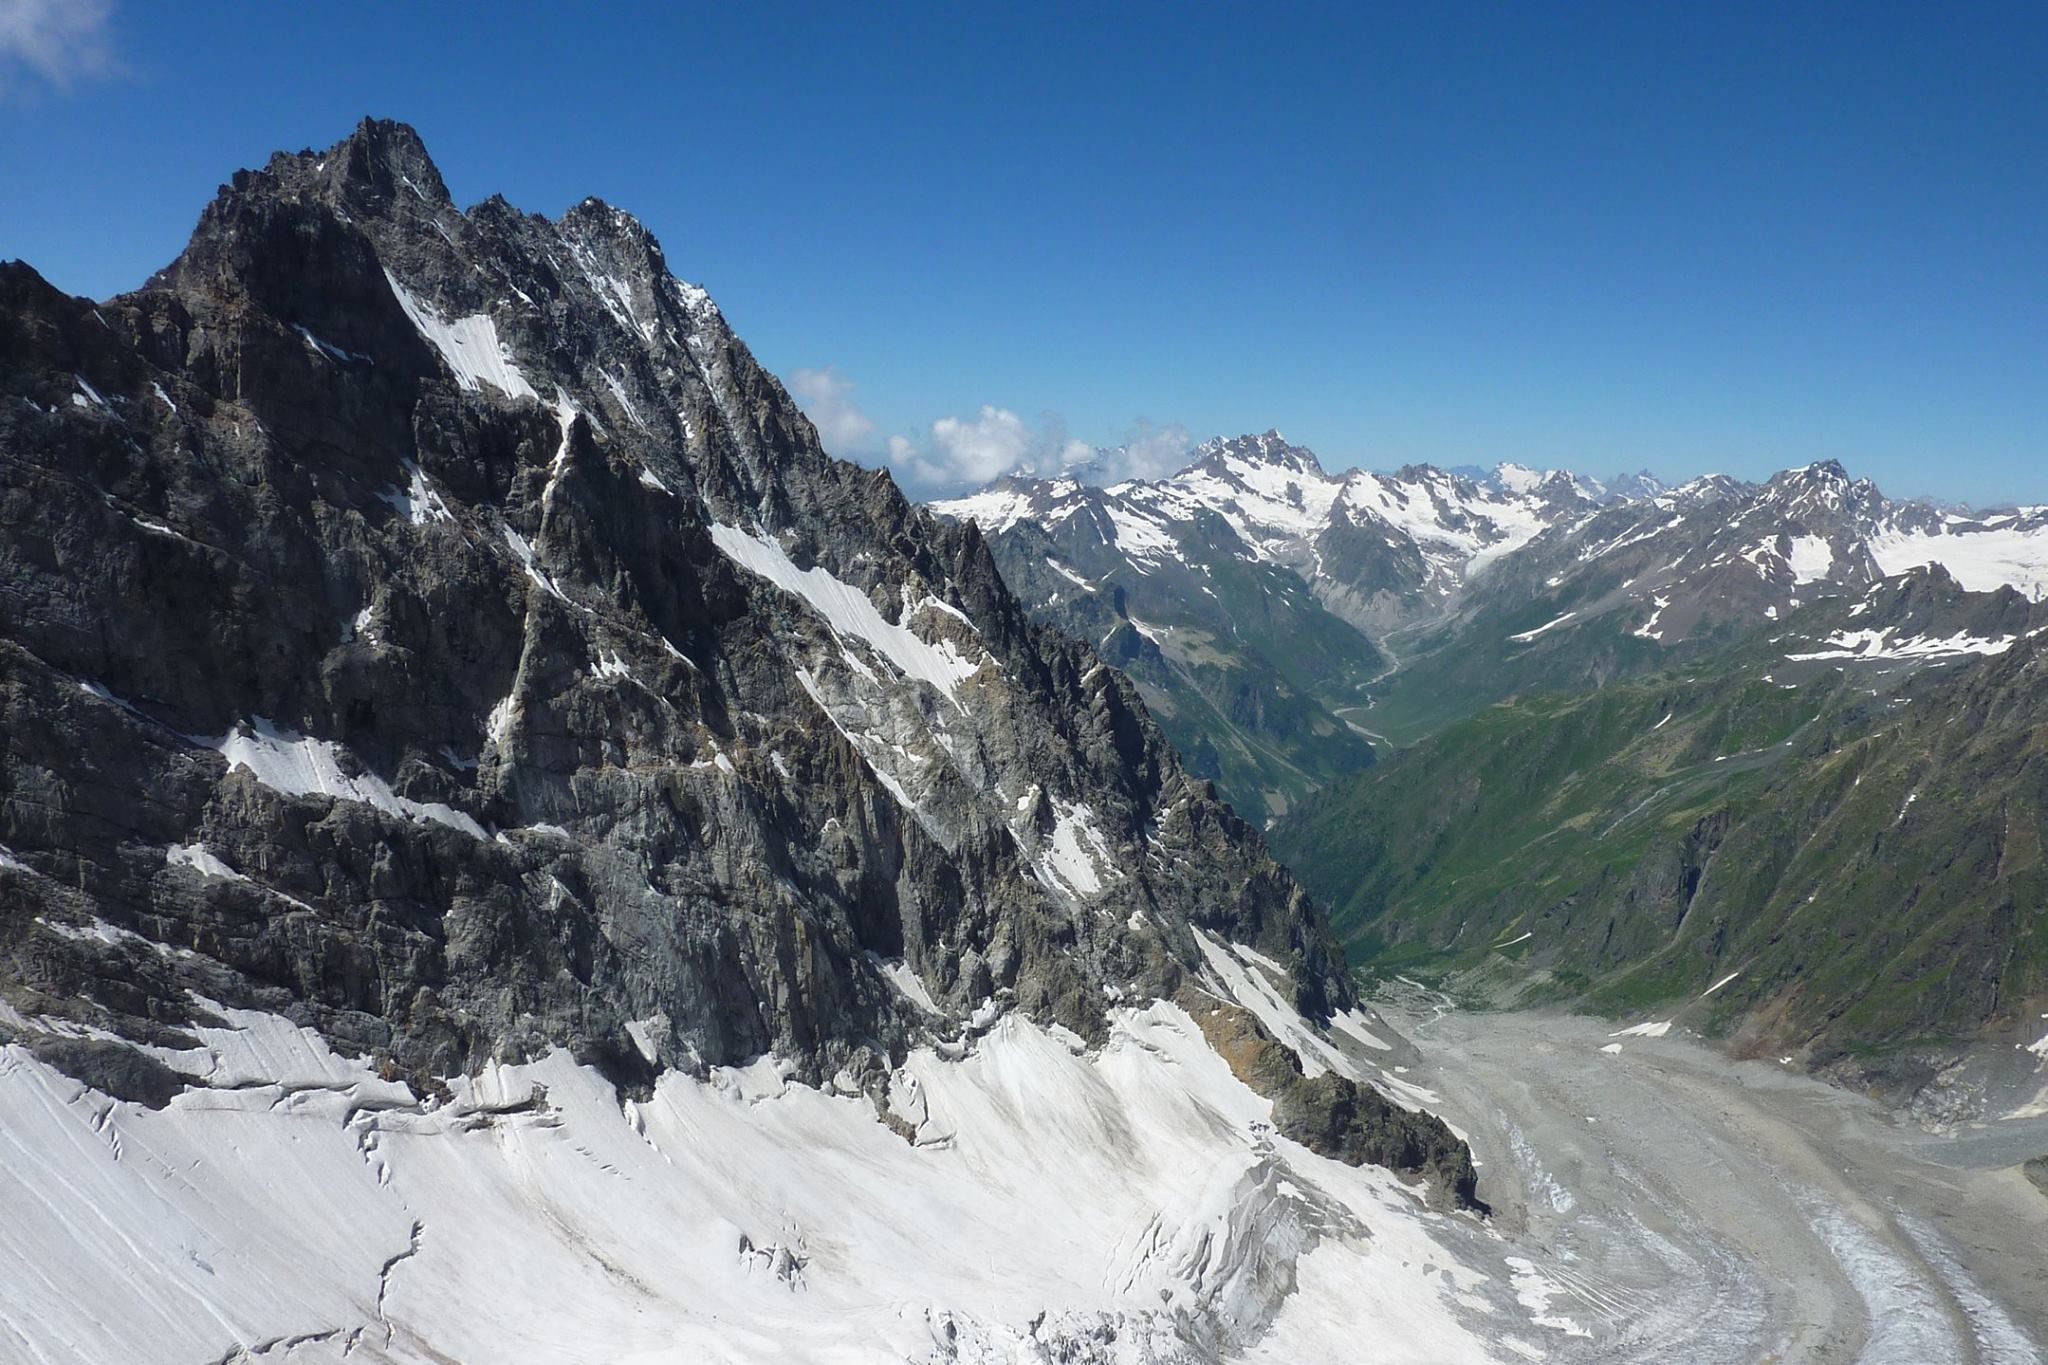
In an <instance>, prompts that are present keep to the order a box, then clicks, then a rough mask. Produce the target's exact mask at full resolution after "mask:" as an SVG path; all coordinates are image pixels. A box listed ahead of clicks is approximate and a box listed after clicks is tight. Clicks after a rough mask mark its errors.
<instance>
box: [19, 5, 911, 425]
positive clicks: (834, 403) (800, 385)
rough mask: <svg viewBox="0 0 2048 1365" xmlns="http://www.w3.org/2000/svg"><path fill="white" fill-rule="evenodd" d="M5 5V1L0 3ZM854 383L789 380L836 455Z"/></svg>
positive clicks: (864, 421)
mask: <svg viewBox="0 0 2048 1365" xmlns="http://www.w3.org/2000/svg"><path fill="white" fill-rule="evenodd" d="M0 2H4V0H0ZM853 389H854V383H853V381H852V380H851V379H848V378H847V377H846V376H845V375H843V374H841V373H839V371H838V370H837V369H836V368H834V367H833V366H830V365H827V366H826V367H825V368H824V369H822V370H796V371H793V372H792V373H791V374H790V376H789V393H790V396H791V397H792V398H794V399H796V405H797V406H798V407H800V408H802V409H803V410H804V416H806V417H808V418H810V419H811V424H812V425H813V426H815V427H817V429H818V439H819V440H821V441H823V442H824V443H825V449H827V450H829V451H831V452H832V453H833V454H834V455H844V454H847V453H848V452H851V451H858V450H865V449H867V448H868V438H870V437H871V436H873V435H874V434H875V424H874V422H873V421H871V420H870V419H869V417H868V415H867V414H866V413H864V412H862V411H861V410H860V405H859V404H857V403H855V402H854V401H853Z"/></svg>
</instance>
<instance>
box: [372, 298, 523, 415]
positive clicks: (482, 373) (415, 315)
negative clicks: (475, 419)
mask: <svg viewBox="0 0 2048 1365" xmlns="http://www.w3.org/2000/svg"><path fill="white" fill-rule="evenodd" d="M384 279H385V281H386V282H387V283H388V284H389V285H390V286H391V293H392V295H393V296H394V297H395V298H397V300H398V306H399V307H401V308H403V309H404V310H405V315H406V316H407V317H408V318H411V319H412V325H413V327H414V328H415V329H417V330H418V332H419V334H420V337H421V338H422V339H423V340H424V341H425V342H426V343H427V344H428V345H429V346H432V347H433V348H434V350H435V351H436V352H438V353H439V354H440V356H441V359H442V360H444V361H446V362H447V363H448V368H449V369H450V370H452V371H454V373H455V382H456V383H458V384H460V385H461V386H462V387H463V388H465V389H475V388H477V387H479V386H480V385H483V384H489V385H490V386H491V387H492V388H494V389H496V390H497V391H498V392H500V393H502V394H504V395H505V396H506V397H508V398H532V399H535V400H538V399H539V398H540V395H539V394H538V393H535V392H534V390H533V385H531V384H529V383H527V382H526V376H525V375H523V374H521V373H520V372H519V366H518V365H516V364H515V363H513V360H512V353H511V351H510V350H509V349H507V347H506V346H505V344H504V343H503V342H501V341H500V340H498V325H497V324H496V323H494V322H492V321H491V317H490V314H488V313H475V314H472V315H471V316H469V317H466V318H456V319H454V320H453V321H452V322H451V321H448V320H446V319H444V318H442V317H440V316H438V315H437V314H436V313H435V312H434V311H433V310H432V309H430V308H428V307H427V306H426V305H425V304H423V303H421V302H420V301H419V300H418V299H416V298H414V297H413V296H412V294H411V293H410V292H409V291H408V290H407V289H406V287H405V286H404V285H402V284H400V283H399V282H398V277H397V276H396V275H393V274H392V273H391V272H390V271H389V270H386V271H385V272H384Z"/></svg>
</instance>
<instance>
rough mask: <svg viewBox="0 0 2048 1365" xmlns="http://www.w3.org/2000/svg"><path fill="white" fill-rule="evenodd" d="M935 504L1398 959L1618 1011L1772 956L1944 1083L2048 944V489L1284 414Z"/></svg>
mask: <svg viewBox="0 0 2048 1365" xmlns="http://www.w3.org/2000/svg"><path fill="white" fill-rule="evenodd" d="M934 510H936V511H938V512H940V513H941V514H942V515H945V516H950V517H953V518H956V519H963V520H973V521H975V522H976V523H977V524H979V525H980V526H981V527H982V529H983V532H984V534H986V535H987V536H988V538H989V541H990V543H991V545H992V546H993V548H994V550H995V554H996V558H997V562H998V563H999V564H1000V565H1001V566H1002V569H1003V573H1004V575H1005V577H1006V578H1007V579H1008V580H1009V582H1010V583H1011V585H1012V587H1013V589H1014V590H1015V591H1016V592H1017V593H1018V594H1019V596H1020V597H1021V598H1022V599H1023V600H1024V601H1025V602H1026V603H1027V605H1028V606H1029V607H1030V609H1031V610H1032V611H1033V613H1034V614H1035V615H1037V616H1038V617H1040V618H1041V619H1043V620H1047V621H1050V622H1052V623H1054V624H1058V625H1060V626H1062V627H1063V628H1066V629H1069V630H1072V631H1076V632H1078V633H1082V634H1086V635H1088V636H1089V637H1090V638H1092V639H1094V640H1097V641H1100V642H1102V644H1103V647H1104V649H1105V652H1106V653H1108V654H1110V655H1111V657H1113V658H1115V659H1116V660H1117V661H1118V662H1120V663H1121V664H1123V666H1124V667H1126V668H1127V669H1128V670H1129V671H1130V672H1131V674H1132V676H1133V677H1134V679H1136V681H1137V682H1138V685H1139V688H1140V690H1141V692H1142V693H1143V694H1144V696H1145V698H1146V700H1147V702H1148V704H1149V705H1150V706H1151V707H1152V708H1153V709H1154V711H1155V713H1157V714H1159V715H1160V717H1161V720H1162V724H1163V725H1164V727H1165V728H1166V730H1167V731H1168V734H1169V735H1170V737H1172V738H1173V739H1174V740H1175V742H1176V743H1177V744H1179V745H1180V747H1181V749H1182V751H1183V752H1184V753H1186V754H1187V755H1188V756H1189V760H1190V762H1189V766H1190V768H1191V769H1192V770H1193V771H1196V772H1198V773H1202V774H1205V775H1209V776H1212V777H1214V778H1215V779H1216V781H1217V782H1218V784H1219V786H1220V787H1221V789H1222V791H1223V793H1224V795H1225V796H1226V797H1227V798H1228V799H1229V800H1230V801H1231V802H1233V803H1234V804H1235V805H1236V806H1237V807H1238V809H1239V810H1240V811H1241V812H1243V813H1245V814H1247V815H1250V816H1253V817H1255V818H1258V819H1261V820H1264V821H1267V822H1269V823H1271V824H1272V825H1273V826H1274V838H1275V840H1276V846H1277V847H1278V848H1279V849H1280V850H1281V851H1282V853H1283V855H1284V856H1286V857H1287V858H1288V859H1289V860H1290V862H1291V863H1292V865H1293V866H1294V867H1295V869H1296V871H1297V872H1298V873H1299V875H1301V876H1302V878H1303V880H1304V881H1305V883H1306V884H1307V885H1308V886H1309V887H1310V889H1311V890H1313V891H1315V892H1316V893H1317V894H1319V895H1321V896H1323V897H1324V898H1326V899H1327V900H1328V901H1330V903H1331V904H1332V905H1333V906H1334V907H1335V910H1334V916H1333V917H1334V921H1335V923H1336V924H1337V927H1338V929H1339V931H1340V933H1341V934H1342V935H1343V936H1344V937H1345V939H1346V940H1347V942H1348V944H1349V945H1350V947H1351V949H1352V952H1353V956H1354V960H1357V961H1362V962H1364V963H1366V964H1367V965H1368V967H1373V968H1377V969H1380V970H1401V971H1404V972H1410V973H1415V972H1423V973H1436V974H1439V975H1440V976H1441V977H1442V978H1443V980H1444V981H1446V982H1462V983H1463V985H1464V987H1465V988H1467V989H1469V990H1473V991H1477V992H1479V993H1480V994H1482V995H1490V996H1499V997H1503V998H1522V997H1523V996H1525V995H1526V993H1528V992H1530V991H1534V992H1535V993H1536V995H1537V997H1538V998H1549V999H1566V1000H1580V1001H1584V1002H1587V1003H1591V1004H1594V1005H1597V1006H1600V1007H1603V1008H1608V1009H1614V1010H1627V1009H1633V1008H1642V1007H1648V1006H1651V1005H1653V1004H1657V1003H1660V1002H1664V1001H1667V1000H1671V1001H1675V1000H1677V999H1679V998H1681V997H1683V996H1684V995H1686V993H1688V992H1691V993H1694V994H1697V993H1698V992H1700V991H1702V990H1704V989H1705V987H1706V986H1708V985H1711V984H1713V982H1714V981H1715V980H1717V979H1719V977H1721V976H1724V975H1727V974H1728V973H1730V972H1736V973H1739V975H1738V976H1737V977H1736V978H1735V979H1733V980H1731V981H1729V982H1727V983H1725V984H1724V985H1723V986H1722V987H1721V988H1720V989H1719V990H1718V991H1717V992H1716V993H1715V995H1714V996H1713V998H1712V1005H1711V1009H1709V1010H1706V1011H1703V1013H1704V1014H1706V1015H1709V1016H1710V1018H1709V1019H1708V1022H1709V1023H1710V1024H1711V1026H1712V1027H1713V1028H1715V1029H1718V1030H1721V1031H1725V1032H1729V1033H1731V1034H1738V1035H1740V1036H1742V1037H1745V1038H1748V1039H1750V1040H1751V1043H1752V1045H1755V1046H1759V1047H1762V1046H1769V1047H1776V1048H1781V1049H1783V1048H1790V1049H1792V1050H1794V1051H1796V1052H1797V1054H1798V1056H1799V1057H1800V1058H1801V1059H1802V1060H1805V1061H1807V1062H1809V1063H1811V1064H1814V1065H1837V1064H1839V1065H1845V1066H1850V1068H1851V1069H1852V1070H1854V1069H1856V1068H1859V1067H1861V1068H1864V1069H1865V1071H1866V1073H1867V1074H1879V1073H1881V1074H1882V1076H1883V1078H1884V1079H1885V1080H1886V1081H1887V1082H1888V1083H1892V1084H1898V1085H1902V1086H1905V1087H1906V1088H1907V1089H1908V1090H1910V1089H1911V1088H1912V1087H1914V1086H1916V1085H1922V1084H1925V1083H1927V1082H1928V1081H1929V1080H1930V1079H1931V1078H1932V1077H1933V1076H1934V1075H1935V1074H1936V1072H1937V1071H1938V1067H1937V1066H1935V1063H1934V1062H1930V1061H1929V1057H1930V1056H1935V1055H1936V1054H1938V1053H1939V1048H1938V1047H1937V1048H1936V1054H1930V1053H1928V1052H1926V1051H1925V1049H1924V1047H1923V1045H1924V1044H1926V1043H1927V1042H1928V1040H1930V1039H1948V1040H1951V1041H1953V1040H1955V1039H1959V1038H1970V1037H1976V1036H1979V1035H1981V1034H1982V1032H1983V1031H1984V1030H1986V1029H1987V1028H1988V1029H1996V1028H1998V1027H2001V1026H2002V1025H2001V1023H2000V1021H2005V1022H2006V1023H2008V1024H2012V1023H2014V1021H2016V1020H2018V1019H2019V1018H2020V1016H2021V1015H2022V1014H2023V1013H2024V1011H2025V1009H2026V1008H2028V1007H2030V1005H2029V1003H2028V1002H2034V1001H2037V1000H2038V999H2039V997H2040V995H2041V994H2042V992H2043V990H2044V981H2048V978H2044V975H2043V973H2044V964H2048V954H2044V953H2043V952H2042V951H2041V950H2040V947H2039V944H2038V942H2037V939H2038V937H2039V932H2038V931H2037V930H2035V929H2033V928H2032V927H2030V926H2031V925H2032V922H2033V919H2034V918H2036V917H2038V913H2039V910H2040V906H2041V904H2042V900H2043V897H2042V894H2041V889H2040V887H2039V886H2038V885H2037V884H2036V883H2035V882H2034V881H2033V880H2030V879H2031V878H2034V877H2035V875H2036V874H2035V873H2034V872H2033V871H2032V869H2033V867H2034V855H2033V854H2032V853H2029V852H2028V850H2031V849H2035V848H2036V847H2037V846H2038V843H2039V841H2040V839H2041V837H2042V836H2043V834H2044V833H2048V828H2044V827H2043V825H2042V823H2041V821H2042V812H2043V811H2044V810H2048V801H2044V800H2043V799H2042V798H2043V790H2042V787H2041V778H2040V776H2039V773H2038V772H2037V768H2036V764H2037V762H2038V760H2037V759H2036V757H2035V756H2034V751H2035V749H2036V748H2037V747H2038V737H2039V735H2040V734H2041V725H2042V723H2043V721H2044V720H2048V718H2044V717H2041V716H2039V715H2038V714H2037V712H2038V706H2037V705H2036V704H2035V703H2036V701H2037V699H2038V693H2039V682H2038V668H2037V666H2036V665H2035V663H2034V662H2033V661H2034V659H2035V658H2036V656H2037V655H2038V653H2039V650H2040V647H2041V646H2040V645H2039V644H2038V643H2037V642H2036V641H2035V639H2034V638H2033V637H2035V636H2038V635H2040V634H2041V633H2042V632H2043V631H2044V630H2048V600H2044V599H2048V507H2025V508H2008V509H2003V510H1998V511H1974V510H1971V509H1967V508H1961V507H1957V506H1953V505H1946V506H1945V505H1937V504H1935V503H1932V502H1929V501H1925V500H1918V499H1914V500H1899V499H1892V498H1888V497H1886V496H1885V495H1884V494H1883V493H1882V492H1881V491H1880V490H1879V489H1878V488H1877V487H1876V486H1875V485H1874V484H1872V483H1871V482H1870V481H1868V480H1865V479H1856V478H1853V477H1851V476H1850V475H1849V473H1848V472H1847V471H1846V470H1844V469H1843V467H1842V466H1841V465H1840V464H1838V463H1835V462H1833V461H1825V462H1821V463H1816V464H1813V465H1809V466H1806V467H1804V468H1800V469H1792V470H1787V471H1785V472H1783V473H1780V474H1778V475H1776V476H1775V477H1773V478H1771V479H1769V480H1766V481H1764V482H1761V483H1751V482H1745V481H1742V480H1737V479H1732V478H1728V477H1726V476H1722V475H1709V476H1705V477H1702V478H1697V479H1693V480H1690V481H1688V482H1685V483H1682V484H1678V485H1676V486H1671V487H1666V486H1664V485H1662V484H1660V483H1659V482H1657V481H1656V480H1655V479H1653V478H1650V477H1649V476H1647V475H1638V476H1629V477H1626V478H1620V479H1614V480H1608V481H1596V480H1593V479H1588V478H1585V477H1583V476H1580V475H1577V474H1574V473H1571V472H1568V471H1538V470H1532V469H1527V468H1524V467H1521V466H1517V465H1512V464H1505V465H1500V466H1498V467H1496V468H1494V469H1491V470H1485V471H1481V470H1475V469H1470V468H1465V469H1459V470H1448V471H1447V470H1439V469H1435V468H1431V467H1429V466H1410V467H1407V468H1403V469H1401V470H1398V471H1395V472H1393V473H1372V472H1366V471H1352V472H1348V473H1344V474H1331V473H1328V472H1326V471H1325V470H1324V469H1323V468H1322V467H1321V465H1320V463H1319V462H1318V461H1317V459H1316V457H1315V456H1314V455H1313V454H1312V453H1311V452H1310V451H1308V450H1306V449H1303V448H1302V447H1299V446H1294V445H1290V444H1289V443H1287V442H1286V441H1285V440H1283V439H1282V438H1281V437H1280V436H1279V435H1278V433H1276V432H1270V431H1269V432H1267V433H1265V434H1264V435H1259V436H1243V437H1238V438H1235V439H1231V440H1219V441H1211V442H1209V443H1207V444H1206V445H1203V446H1202V447H1200V448H1199V449H1198V450H1196V451H1195V452H1194V455H1193V458H1192V459H1191V461H1190V463H1189V464H1188V465H1187V467H1186V468H1184V469H1182V470H1181V471H1180V472H1178V473H1176V474H1174V475H1172V476H1170V477H1168V478H1164V479H1160V480H1157V481H1153V482H1130V483H1123V484H1117V485H1113V486H1110V487H1106V488H1095V487H1087V486H1083V485H1080V484H1076V483H1073V482H1071V481H1037V480H1022V479H1008V480H1002V481H999V482H998V483H996V484H994V485H991V486H990V487H989V488H987V489H985V490H983V491H982V492H980V493H978V494H975V495H973V496H971V497H966V498H959V499H953V500H950V501H946V502H941V503H938V504H935V506H934ZM1967 665H1976V667H1974V668H1971V667H1963V668H1961V671H1958V668H1959V666H1967ZM1247 698H1265V699H1275V700H1276V701H1277V700H1284V701H1285V702H1286V703H1287V705H1286V706H1285V707H1282V706H1280V705H1278V704H1268V705H1267V706H1265V707H1259V706H1254V705H1246V704H1243V702H1244V700H1245V699H1247ZM1354 740H1366V741H1369V742H1370V743H1372V744H1374V745H1376V746H1377V747H1378V760H1379V762H1378V765H1377V766H1374V763H1373V756H1372V755H1369V754H1367V753H1365V752H1362V751H1361V748H1360V746H1359V745H1358V744H1356V743H1354V742H1353V741H1354ZM1880 774H1882V776H1883V781H1882V782H1879V781H1877V778H1878V777H1879V775H1880ZM1866 779H1868V781H1867V782H1866ZM1844 783H1846V784H1847V785H1846V786H1845V785H1844ZM1858 784H1864V785H1867V786H1868V788H1869V789H1868V790H1867V791H1862V790H1861V789H1860V788H1859V786H1858ZM1893 788H1897V790H1893ZM1879 793H1884V794H1885V795H1884V796H1883V798H1882V800H1880V797H1879V795H1878V794H1879ZM1929 797H1934V798H1936V799H1935V800H1933V801H1932V802H1931V803H1929V804H1927V805H1925V806H1924V807H1920V806H1917V805H1916V802H1920V801H1923V800H1926V799H1927V798H1929ZM1874 801H1875V802H1878V803H1879V804H1883V802H1884V801H1889V802H1890V806H1889V808H1888V814H1889V815H1892V816H1896V817H1897V818H1896V819H1895V820H1888V821H1878V820H1876V818H1875V816H1874V815H1872V814H1871V812H1872V811H1874V810H1875V806H1873V805H1871V803H1872V802H1874ZM1908 807H1913V809H1908ZM1795 832H1796V839H1797V841H1798V843H1797V846H1793V845H1791V844H1788V840H1793V839H1794V838H1795ZM1816 840H1818V841H1822V843H1825V845H1826V846H1827V847H1828V848H1829V849H1831V850H1832V851H1831V852H1830V853H1828V854H1826V855H1824V856H1823V855H1822V854H1820V853H1819V852H1818V849H1819V848H1820V847H1821V843H1814V842H1812V841H1816ZM1964 850H1968V852H1967V853H1964ZM1852 924H1863V925H1870V926H1872V927H1870V928H1864V929H1858V930H1854V931H1852V930H1850V929H1849V928H1848V927H1847V926H1849V925H1852ZM1937 945H1941V946H1937ZM1944 951H1947V952H1951V953H1954V954H1960V958H1959V960H1960V961H1961V962H1964V963H1967V964H1968V969H1967V970H1966V971H1957V972H1950V971H1946V970H1935V967H1936V965H1937V964H1938V961H1939V960H1941V955H1942V952H1944ZM2015 1026H2017V1025H2016V1024H2015ZM1845 1059H1846V1060H1845ZM1937 1060H1938V1058H1937ZM1930 1068H1932V1069H1930Z"/></svg>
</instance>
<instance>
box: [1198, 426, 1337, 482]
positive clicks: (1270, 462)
mask: <svg viewBox="0 0 2048 1365" xmlns="http://www.w3.org/2000/svg"><path fill="white" fill-rule="evenodd" d="M1230 462H1235V463H1237V464H1241V465H1252V466H1254V467H1270V468H1277V469H1284V470H1286V471H1288V472H1289V473H1295V474H1313V475H1315V476H1317V477H1319V478H1320V477H1323V465H1322V461H1320V460H1318V459H1317V458H1316V453H1315V452H1314V451H1313V450H1310V449H1309V448H1308V447H1307V446H1297V445H1290V444H1289V443H1288V441H1287V438H1286V437H1285V436H1282V435H1281V434H1280V432H1279V431H1278V429H1276V428H1273V427H1268V428H1267V429H1266V430H1265V431H1263V432H1260V433H1258V434H1257V435H1252V434H1249V433H1247V434H1246V435H1243V436H1229V437H1224V436H1218V437H1215V438H1213V439H1211V440H1207V441H1204V442H1202V444H1201V445H1199V446H1197V447H1195V453H1194V459H1193V461H1192V462H1191V463H1190V465H1189V468H1191V469H1194V468H1215V469H1218V470H1219V472H1220V470H1221V467H1222V466H1223V465H1224V464H1226V463H1230Z"/></svg>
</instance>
